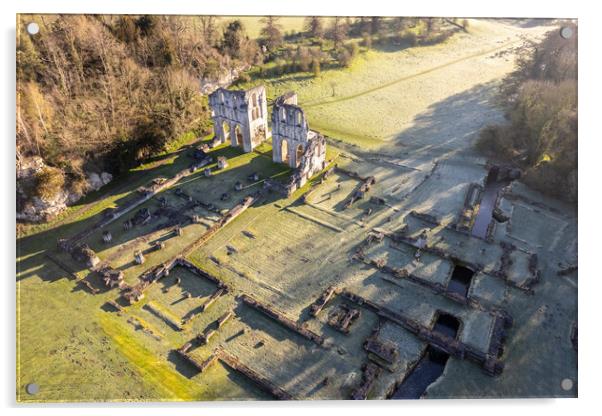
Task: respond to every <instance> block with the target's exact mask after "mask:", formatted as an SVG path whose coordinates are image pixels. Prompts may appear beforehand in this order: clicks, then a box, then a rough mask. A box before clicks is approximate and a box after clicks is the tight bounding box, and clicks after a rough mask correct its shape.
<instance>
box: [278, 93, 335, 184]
mask: <svg viewBox="0 0 602 416" xmlns="http://www.w3.org/2000/svg"><path fill="white" fill-rule="evenodd" d="M272 158H273V160H274V162H277V163H286V164H287V165H289V166H290V167H291V168H293V169H296V171H295V173H294V176H295V180H296V181H297V182H298V183H297V186H298V187H300V186H303V184H304V183H305V182H306V181H307V179H309V178H310V177H311V176H313V175H315V174H316V173H318V172H319V171H321V170H322V169H324V167H325V163H326V162H325V160H326V140H325V139H324V136H322V135H321V134H320V133H318V132H316V131H312V130H310V129H309V124H308V123H307V119H306V117H305V113H304V112H303V109H302V108H301V107H299V106H298V105H297V94H295V93H294V92H288V93H286V94H284V95H282V96H280V97H278V98H277V99H276V101H275V102H274V108H273V109H272Z"/></svg>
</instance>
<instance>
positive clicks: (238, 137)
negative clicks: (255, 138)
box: [234, 124, 243, 147]
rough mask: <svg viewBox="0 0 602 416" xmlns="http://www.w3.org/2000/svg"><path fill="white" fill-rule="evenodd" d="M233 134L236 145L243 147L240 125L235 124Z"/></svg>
mask: <svg viewBox="0 0 602 416" xmlns="http://www.w3.org/2000/svg"><path fill="white" fill-rule="evenodd" d="M234 135H235V137H236V145H237V146H240V147H243V135H242V129H241V128H240V125H238V124H237V125H236V127H235V128H234Z"/></svg>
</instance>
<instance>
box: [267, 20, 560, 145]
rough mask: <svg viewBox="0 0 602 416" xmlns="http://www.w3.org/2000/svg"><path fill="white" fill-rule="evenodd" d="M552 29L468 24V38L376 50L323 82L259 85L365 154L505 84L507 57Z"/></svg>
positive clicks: (295, 79) (292, 78) (290, 78)
mask: <svg viewBox="0 0 602 416" xmlns="http://www.w3.org/2000/svg"><path fill="white" fill-rule="evenodd" d="M547 30H549V29H548V28H547V27H542V26H537V27H534V28H530V29H523V28H517V27H515V26H512V25H510V24H504V23H502V22H498V21H494V20H470V26H469V30H468V33H463V32H458V33H456V34H455V35H453V36H452V37H451V38H450V39H448V40H447V41H445V42H444V43H441V44H437V45H433V46H421V47H410V48H408V47H404V46H401V45H400V46H395V45H388V46H383V47H378V46H376V47H375V48H374V49H372V50H370V51H369V52H368V53H365V54H361V55H360V56H359V57H358V58H357V59H356V60H355V62H354V63H353V64H352V66H351V67H350V68H347V69H337V70H325V71H322V74H321V75H320V77H318V78H314V77H313V75H312V74H310V73H297V74H290V75H284V76H281V77H277V78H273V79H267V80H258V81H256V82H255V83H265V84H266V85H267V88H268V95H269V96H271V97H277V96H278V95H281V94H282V93H284V92H286V91H289V90H293V91H296V92H297V94H298V96H299V103H300V105H302V106H303V108H304V110H305V111H306V113H307V115H308V117H309V122H310V126H311V127H313V128H315V129H317V130H320V131H321V132H323V133H325V134H328V135H329V136H333V137H335V138H339V139H342V140H345V141H347V142H350V143H354V144H357V145H360V146H361V148H363V149H365V148H367V147H380V146H383V145H384V144H385V143H386V142H388V141H390V140H393V139H399V138H400V135H401V133H402V131H404V130H405V131H406V133H405V134H404V138H405V137H407V136H408V135H412V131H415V130H417V129H419V128H424V126H423V123H424V122H425V121H428V120H429V116H430V115H431V114H432V113H433V112H434V111H440V112H444V111H446V107H449V106H453V107H455V108H454V110H455V111H457V110H461V108H456V107H459V106H464V105H467V104H470V102H466V98H467V97H465V96H462V95H458V94H462V93H463V92H465V91H467V90H470V89H471V88H474V87H475V86H477V85H485V84H488V83H490V82H492V81H495V80H498V79H500V78H501V77H502V76H503V75H504V74H505V73H507V72H508V71H509V70H511V69H512V67H513V65H514V62H513V59H512V55H511V54H508V51H509V50H511V49H512V48H515V47H518V46H520V45H521V44H522V43H523V41H524V37H525V36H526V37H530V38H533V37H537V36H540V35H541V34H542V33H544V32H545V31H547ZM450 121H451V122H452V123H453V122H457V121H455V120H453V119H451V120H450ZM416 133H417V132H416ZM433 133H435V134H436V133H437V132H436V131H435V132H433ZM439 134H440V133H439Z"/></svg>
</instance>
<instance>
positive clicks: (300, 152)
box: [295, 144, 304, 167]
mask: <svg viewBox="0 0 602 416" xmlns="http://www.w3.org/2000/svg"><path fill="white" fill-rule="evenodd" d="M303 153H304V149H303V145H301V144H300V145H299V146H297V152H296V154H295V165H296V166H297V167H298V166H299V165H300V164H301V159H302V158H303Z"/></svg>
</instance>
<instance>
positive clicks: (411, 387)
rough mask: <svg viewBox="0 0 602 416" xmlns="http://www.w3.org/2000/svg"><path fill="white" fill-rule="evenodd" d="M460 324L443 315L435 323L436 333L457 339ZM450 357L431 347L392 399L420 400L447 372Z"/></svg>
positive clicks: (452, 318) (449, 316)
mask: <svg viewBox="0 0 602 416" xmlns="http://www.w3.org/2000/svg"><path fill="white" fill-rule="evenodd" d="M459 326H460V322H459V321H458V320H457V319H456V318H454V317H452V316H451V315H445V314H442V315H441V316H439V318H438V319H437V322H436V323H435V327H434V328H433V330H434V331H437V332H439V333H441V334H444V335H447V336H449V337H452V338H455V336H456V334H457V333H458V329H459ZM448 359H449V355H448V354H446V353H444V352H443V351H441V350H439V349H437V348H436V347H433V346H431V345H429V346H428V347H427V348H426V351H425V353H424V355H423V357H422V358H421V359H420V361H419V362H418V364H416V366H415V367H414V369H413V370H412V371H411V372H410V374H409V375H408V376H407V377H406V378H405V379H404V380H403V382H402V383H401V384H400V385H399V387H398V388H397V390H396V391H395V393H393V395H392V396H391V399H397V400H400V399H401V400H403V399H419V398H420V397H421V396H422V394H423V393H424V392H425V391H426V389H427V388H428V386H430V385H431V384H433V383H434V382H435V381H436V380H437V379H438V378H439V377H440V376H441V374H443V370H445V365H446V364H447V360H448Z"/></svg>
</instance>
